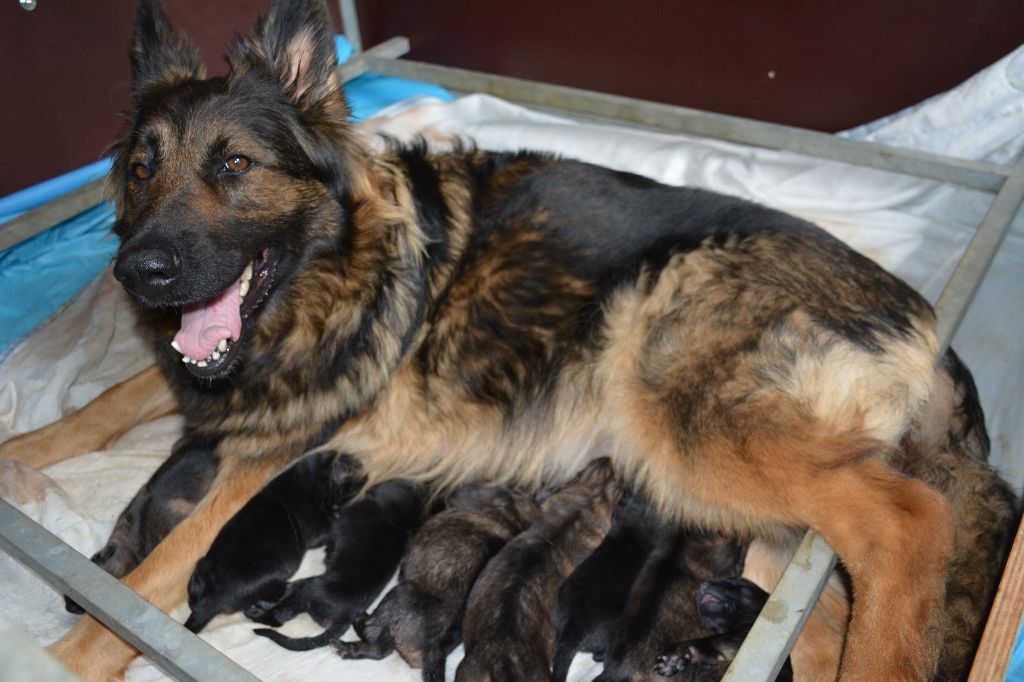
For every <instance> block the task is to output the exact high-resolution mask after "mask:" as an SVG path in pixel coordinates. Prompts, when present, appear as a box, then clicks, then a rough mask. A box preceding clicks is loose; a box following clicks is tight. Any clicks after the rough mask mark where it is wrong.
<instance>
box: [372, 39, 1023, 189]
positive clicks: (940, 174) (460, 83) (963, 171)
mask: <svg viewBox="0 0 1024 682" xmlns="http://www.w3.org/2000/svg"><path fill="white" fill-rule="evenodd" d="M370 71H372V72H374V73H379V74H382V75H385V76H398V77H402V78H411V79H413V80H421V81H428V82H433V83H437V84H439V85H442V86H444V87H447V88H450V89H452V90H457V91H460V92H483V93H488V94H491V95H495V96H498V97H503V98H505V99H511V100H515V101H518V102H521V103H523V104H528V105H531V106H538V107H543V108H547V109H554V110H558V111H565V112H571V113H576V114H583V115H587V116H597V117H600V118H604V119H607V120H614V121H620V122H626V123H632V124H634V125H641V126H646V127H651V128H657V129H659V130H667V131H671V132H677V133H688V134H692V135H699V136H702V137H710V138H715V139H720V140H728V141H730V142H737V143H739V144H746V145H751V146H755V147H764V148H768V149H783V150H786V151H791V152H795V153H798V154H804V155H807V156H813V157H816V158H823V159H830V160H833V161H840V162H842V163H849V164H853V165H858V166H867V167H869V168H877V169H879V170H885V171H891V172H896V173H902V174H905V175H914V176H918V177H922V178H929V179H931V180H938V181H941V182H951V183H955V184H959V185H964V186H966V187H971V188H974V189H980V190H986V191H990V192H996V191H998V190H999V188H1000V187H1002V184H1003V180H1004V179H1005V178H1006V176H1008V175H1014V174H1017V173H1019V171H1017V170H1016V169H1011V168H1007V167H1004V166H1000V165H998V164H993V163H986V162H982V161H972V160H969V159H958V158H955V157H951V156H943V155H941V154H932V153H929V152H922V151H917V150H913V149H903V148H899V147H890V146H888V145H882V144H877V143H874V142H866V141H863V140H848V139H845V138H841V137H836V136H835V135H829V134H827V133H819V132H814V131H810V130H801V129H799V128H791V127H789V126H782V125H777V124H774V123H764V122H760V121H751V120H748V119H742V118H738V117H735V116H725V115H722V114H713V113H708V112H704V111H698V110H696V109H687V108H685V107H677V106H672V105H668V104H658V103H656V102H646V101H644V100H639V99H633V98H630V97H620V96H617V95H607V94H603V93H597V92H591V91H588V90H581V89H578V88H569V87H565V86H561V85H550V84H547V83H538V82H535V81H528V80H523V79H519V78H509V77H507V76H496V75H493V74H487V73H481V72H478V71H469V70H466V69H458V68H455V67H447V66H437V65H435V64H427V63H424V62H415V61H409V60H404V59H402V60H386V59H371V60H370Z"/></svg>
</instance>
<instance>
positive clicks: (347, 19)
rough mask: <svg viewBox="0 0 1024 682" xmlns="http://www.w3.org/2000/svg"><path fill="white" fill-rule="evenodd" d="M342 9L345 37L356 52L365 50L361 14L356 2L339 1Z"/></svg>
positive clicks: (342, 26) (342, 24) (349, 0)
mask: <svg viewBox="0 0 1024 682" xmlns="http://www.w3.org/2000/svg"><path fill="white" fill-rule="evenodd" d="M338 7H339V9H341V28H342V30H344V31H345V37H346V38H347V39H348V42H349V43H351V44H352V47H353V48H355V51H356V52H362V50H363V36H362V34H360V32H359V14H358V13H357V12H356V3H355V0H338Z"/></svg>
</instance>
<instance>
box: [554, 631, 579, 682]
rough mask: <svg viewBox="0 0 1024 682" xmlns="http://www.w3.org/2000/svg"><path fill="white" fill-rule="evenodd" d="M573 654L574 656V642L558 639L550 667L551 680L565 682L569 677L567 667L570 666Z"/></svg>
mask: <svg viewBox="0 0 1024 682" xmlns="http://www.w3.org/2000/svg"><path fill="white" fill-rule="evenodd" d="M574 656H576V646H575V642H567V641H562V640H559V642H558V649H557V650H556V651H555V660H554V663H553V665H552V669H551V682H565V680H566V678H568V677H569V668H570V667H571V666H572V659H573V657H574Z"/></svg>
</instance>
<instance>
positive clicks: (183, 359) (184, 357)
mask: <svg viewBox="0 0 1024 682" xmlns="http://www.w3.org/2000/svg"><path fill="white" fill-rule="evenodd" d="M181 361H182V362H184V363H185V364H186V365H187V364H188V363H190V362H192V358H190V357H189V356H187V355H185V356H183V357H182V358H181Z"/></svg>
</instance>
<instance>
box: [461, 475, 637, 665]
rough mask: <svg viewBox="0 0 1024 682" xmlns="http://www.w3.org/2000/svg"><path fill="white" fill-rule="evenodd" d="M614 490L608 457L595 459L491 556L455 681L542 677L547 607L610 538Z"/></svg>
mask: <svg viewBox="0 0 1024 682" xmlns="http://www.w3.org/2000/svg"><path fill="white" fill-rule="evenodd" d="M620 493H621V491H620V488H619V485H618V482H617V481H616V478H615V471H614V470H613V468H612V465H611V462H610V460H609V459H608V458H606V457H604V458H601V459H597V460H594V461H593V462H591V463H590V464H589V465H588V466H587V467H586V468H585V469H584V470H583V471H582V472H581V473H580V474H579V476H577V478H576V479H575V480H574V481H573V482H571V483H569V484H568V485H566V486H565V487H564V488H562V489H561V490H559V491H558V492H556V493H555V494H553V495H552V496H551V497H549V498H548V499H547V500H545V501H544V503H543V505H541V510H540V514H538V515H537V518H536V519H535V520H534V522H533V524H532V525H531V526H530V527H529V528H528V529H527V530H526V531H524V532H523V533H520V534H519V535H517V536H516V537H515V538H513V539H512V541H511V542H509V543H508V544H507V545H505V547H503V548H502V549H501V551H500V552H498V554H497V555H496V556H495V557H494V558H493V559H491V561H490V562H489V563H488V564H487V567H486V568H484V570H483V573H481V574H480V577H479V578H478V579H477V581H476V584H475V585H474V586H473V590H472V592H470V595H469V601H468V604H467V606H466V618H465V622H464V624H463V643H464V645H465V650H466V656H465V658H463V659H462V663H460V664H459V668H458V670H457V671H456V673H455V680H456V682H518V681H520V680H524V681H525V680H530V681H531V682H532V681H533V680H543V679H548V677H549V676H550V675H551V659H552V657H553V656H554V652H555V626H554V623H553V621H552V619H551V605H552V604H553V603H554V601H555V598H556V596H557V595H558V590H559V588H560V587H561V586H562V583H564V582H565V579H566V578H568V577H569V574H571V573H572V571H573V570H574V569H575V568H576V567H577V566H579V565H580V564H581V563H582V562H583V560H584V559H586V558H587V557H588V556H589V555H590V553H591V552H593V551H594V550H595V549H597V547H598V545H600V544H601V542H602V541H603V540H604V538H605V536H606V535H607V534H608V530H609V528H610V527H611V521H612V514H613V513H614V512H615V507H616V505H617V503H618V500H619V495H620Z"/></svg>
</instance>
